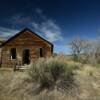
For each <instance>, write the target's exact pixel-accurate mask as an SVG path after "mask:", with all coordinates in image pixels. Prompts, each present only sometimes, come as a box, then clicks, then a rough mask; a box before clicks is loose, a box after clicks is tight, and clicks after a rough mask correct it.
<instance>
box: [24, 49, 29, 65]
mask: <svg viewBox="0 0 100 100" xmlns="http://www.w3.org/2000/svg"><path fill="white" fill-rule="evenodd" d="M29 57H30V51H29V49H24V50H23V65H24V64H30V59H29Z"/></svg>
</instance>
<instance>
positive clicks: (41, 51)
mask: <svg viewBox="0 0 100 100" xmlns="http://www.w3.org/2000/svg"><path fill="white" fill-rule="evenodd" d="M40 57H43V49H42V48H40Z"/></svg>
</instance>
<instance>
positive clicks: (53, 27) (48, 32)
mask: <svg viewBox="0 0 100 100" xmlns="http://www.w3.org/2000/svg"><path fill="white" fill-rule="evenodd" d="M32 26H33V27H34V29H35V30H36V31H39V32H41V33H44V36H45V37H46V38H47V39H48V40H49V41H51V42H55V41H57V40H59V41H61V40H63V37H62V34H61V29H60V27H59V26H58V25H57V24H55V23H54V21H53V20H46V21H44V22H41V23H40V24H39V23H34V22H33V23H32Z"/></svg>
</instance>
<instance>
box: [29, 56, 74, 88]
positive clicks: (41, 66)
mask: <svg viewBox="0 0 100 100" xmlns="http://www.w3.org/2000/svg"><path fill="white" fill-rule="evenodd" d="M72 71H73V67H70V66H68V64H67V63H66V62H64V61H59V60H57V59H55V58H48V59H44V58H40V59H39V60H37V61H35V62H34V63H32V64H31V68H30V70H29V76H30V78H31V80H32V81H34V82H37V83H38V84H40V86H41V87H42V88H49V87H51V86H55V85H56V83H57V82H58V81H62V80H65V79H67V80H69V77H71V76H72Z"/></svg>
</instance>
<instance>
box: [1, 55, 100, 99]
mask: <svg viewBox="0 0 100 100" xmlns="http://www.w3.org/2000/svg"><path fill="white" fill-rule="evenodd" d="M48 59H49V58H48ZM52 59H53V60H54V59H56V60H58V61H62V62H66V63H67V66H69V67H70V66H71V67H72V66H73V67H72V68H73V69H74V70H73V82H72V81H70V80H69V78H67V79H68V81H67V80H65V81H66V82H65V81H64V80H63V81H62V83H63V84H58V85H55V82H54V83H53V84H54V87H51V88H43V89H42V90H40V89H39V88H38V86H39V82H40V81H39V82H37V81H36V82H33V81H32V80H31V78H30V76H29V74H28V71H27V70H26V71H23V72H22V71H16V72H13V70H12V69H2V68H1V69H0V100H100V68H99V67H95V66H91V65H89V64H84V65H83V64H80V63H75V62H73V61H71V60H69V59H67V58H66V57H64V56H60V57H56V58H52ZM47 61H48V60H47ZM41 66H42V65H41ZM67 73H68V72H67ZM43 75H44V74H43ZM46 75H47V74H46ZM50 78H51V77H50ZM60 80H61V79H59V80H58V81H56V84H57V83H59V81H60ZM64 82H65V83H64Z"/></svg>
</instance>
